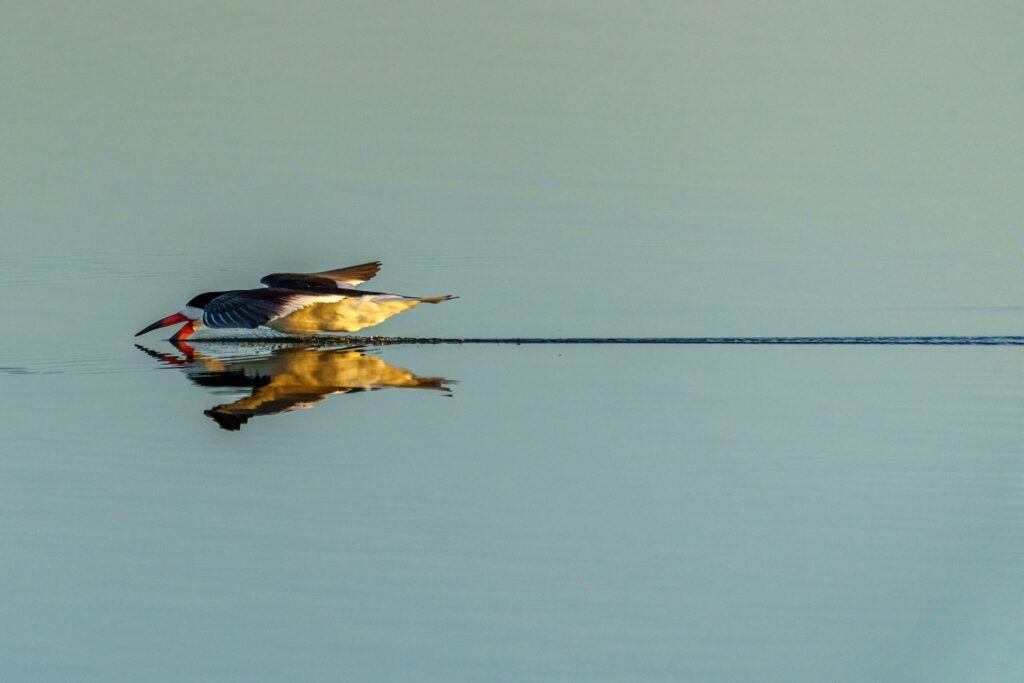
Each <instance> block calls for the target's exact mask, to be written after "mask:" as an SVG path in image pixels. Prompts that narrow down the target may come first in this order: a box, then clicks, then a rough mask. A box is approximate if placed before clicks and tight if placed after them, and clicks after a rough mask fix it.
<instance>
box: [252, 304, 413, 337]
mask: <svg viewBox="0 0 1024 683" xmlns="http://www.w3.org/2000/svg"><path fill="white" fill-rule="evenodd" d="M418 303H420V301H419V299H390V300H383V301H380V300H378V301H373V300H371V299H370V297H352V298H350V299H342V300H341V301H337V302H328V303H315V304H311V305H309V306H306V307H305V308H300V309H299V310H297V311H295V312H294V313H291V314H290V315H286V316H284V317H283V318H278V319H277V320H271V321H270V322H269V323H267V327H269V328H271V329H274V330H277V331H278V332H285V333H288V334H312V333H315V332H355V331H357V330H361V329H363V328H364V327H372V326H373V325H379V324H380V323H382V322H384V321H385V320H387V319H388V318H390V317H391V316H393V315H395V314H396V313H401V312H402V311H407V310H409V309H410V308H412V307H413V306H415V305H416V304H418Z"/></svg>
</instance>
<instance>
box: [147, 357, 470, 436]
mask: <svg viewBox="0 0 1024 683" xmlns="http://www.w3.org/2000/svg"><path fill="white" fill-rule="evenodd" d="M171 343H172V345H173V346H174V347H175V348H176V349H177V350H178V352H179V353H177V354H174V353H160V352H158V351H154V350H152V349H148V348H146V347H144V346H138V348H139V349H140V350H142V351H144V352H145V353H147V354H149V355H150V356H152V357H154V358H156V359H158V360H160V361H161V362H162V363H164V364H166V365H170V366H175V367H180V368H182V369H183V370H184V371H185V372H186V373H187V375H188V378H189V379H190V380H191V381H192V382H194V383H195V384H198V385H200V386H204V387H217V388H227V389H232V388H235V389H251V390H252V391H251V393H250V394H249V395H248V396H244V397H242V398H240V399H238V400H237V401H233V402H231V403H222V404H221V405H217V406H214V407H213V408H210V409H209V410H205V411H203V413H204V414H205V415H207V416H208V417H211V418H213V420H214V421H215V422H216V423H217V424H218V425H220V426H221V428H223V429H227V430H229V431H237V430H239V429H241V428H242V425H244V424H245V423H246V422H248V421H249V418H251V417H257V416H260V415H276V414H278V413H286V412H289V411H291V410H298V409H300V408H312V407H313V406H314V405H316V404H317V403H319V402H320V401H322V400H324V399H325V398H327V397H328V396H330V395H332V394H352V393H356V392H362V391H374V390H377V389H383V388H386V387H399V388H405V389H433V390H435V391H439V392H445V394H446V395H448V396H450V395H451V393H450V392H451V388H450V387H449V386H448V385H449V384H452V383H453V381H452V380H448V379H445V378H443V377H419V376H418V375H415V374H413V373H412V372H410V371H408V370H406V369H404V368H400V367H397V366H394V365H390V364H388V363H387V362H385V361H383V360H381V359H380V358H377V357H376V356H368V355H366V353H365V350H364V349H363V348H361V347H351V346H350V347H345V348H318V347H309V346H286V347H276V348H275V347H272V346H269V345H267V346H258V347H249V348H247V349H246V352H247V353H246V355H244V356H226V357H219V358H218V357H216V356H214V355H212V354H210V355H208V354H204V353H200V352H199V351H196V350H195V349H194V348H193V347H192V346H190V345H188V344H186V343H184V342H171Z"/></svg>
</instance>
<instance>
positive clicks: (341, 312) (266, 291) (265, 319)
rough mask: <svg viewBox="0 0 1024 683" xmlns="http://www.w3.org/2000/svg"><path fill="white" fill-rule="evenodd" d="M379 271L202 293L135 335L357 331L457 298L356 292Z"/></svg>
mask: <svg viewBox="0 0 1024 683" xmlns="http://www.w3.org/2000/svg"><path fill="white" fill-rule="evenodd" d="M380 266H381V262H380V261H371V262H370V263H360V264H359V265H356V266H349V267H347V268H336V269H334V270H323V271H319V272H316V273H271V274H270V275H266V276H264V277H263V278H262V279H261V280H260V282H261V283H262V284H264V285H266V287H257V288H256V289H233V290H229V291H225V292H204V293H203V294H199V295H197V296H194V297H192V298H191V299H189V301H188V303H187V304H185V306H184V308H182V309H181V310H180V311H178V312H177V313H173V314H171V315H169V316H167V317H165V318H161V319H160V320H157V321H156V322H154V323H152V324H151V325H147V326H146V327H145V328H143V329H142V330H140V331H139V332H137V333H136V334H135V336H136V337H138V336H140V335H143V334H146V333H147V332H150V331H152V330H155V329H158V328H161V327H167V326H169V325H175V324H177V323H185V324H184V325H182V327H181V328H180V329H179V330H178V331H177V332H175V333H174V336H173V337H171V340H174V341H181V340H183V339H186V338H187V337H189V336H191V335H192V334H194V333H195V331H196V330H197V329H199V328H200V327H202V326H204V325H205V326H206V327H209V328H213V329H222V328H244V329H249V330H252V329H255V328H257V327H268V328H270V329H272V330H277V331H278V332H284V333H287V334H315V333H318V332H355V331H357V330H361V329H363V328H364V327H371V326H373V325H377V324H379V323H382V322H384V321H385V320H387V319H388V318H390V317H391V316H393V315H395V314H396V313H401V312H402V311H407V310H409V309H410V308H412V307H413V306H416V305H418V304H421V303H428V304H439V303H441V302H443V301H449V300H451V299H455V298H458V297H454V296H452V295H450V294H447V295H444V296H404V295H401V294H385V293H383V292H367V291H362V290H359V289H356V287H358V286H359V285H361V284H362V283H364V282H366V281H367V280H369V279H370V278H372V277H373V276H374V275H376V274H377V271H379V270H380Z"/></svg>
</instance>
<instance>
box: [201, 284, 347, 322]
mask: <svg viewBox="0 0 1024 683" xmlns="http://www.w3.org/2000/svg"><path fill="white" fill-rule="evenodd" d="M335 291H337V290H335ZM326 298H328V299H330V298H331V297H330V296H326ZM324 299H325V295H323V294H314V293H310V292H304V291H296V290H292V289H279V288H276V287H269V288H266V289H239V290H235V291H233V292H224V293H223V294H221V295H220V296H218V297H217V298H215V299H213V300H212V301H210V302H209V303H208V304H206V306H205V307H203V324H205V325H206V326H207V327H213V328H223V327H244V328H246V329H249V330H251V329H254V328H257V327H259V326H260V325H266V324H267V323H268V322H270V321H271V320H275V319H277V318H281V317H283V316H286V315H288V314H289V313H294V312H295V311H297V310H299V309H300V308H304V307H306V306H309V305H310V304H312V303H316V302H317V301H323V300H324Z"/></svg>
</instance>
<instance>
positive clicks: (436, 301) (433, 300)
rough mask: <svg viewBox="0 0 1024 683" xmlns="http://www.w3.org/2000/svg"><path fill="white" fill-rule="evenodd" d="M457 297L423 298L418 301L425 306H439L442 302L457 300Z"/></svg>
mask: <svg viewBox="0 0 1024 683" xmlns="http://www.w3.org/2000/svg"><path fill="white" fill-rule="evenodd" d="M458 298H459V297H457V296H452V295H451V294H445V295H444V296H425V297H422V298H421V299H420V301H422V302H423V303H425V304H439V303H441V302H442V301H451V300H452V299H458Z"/></svg>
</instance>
